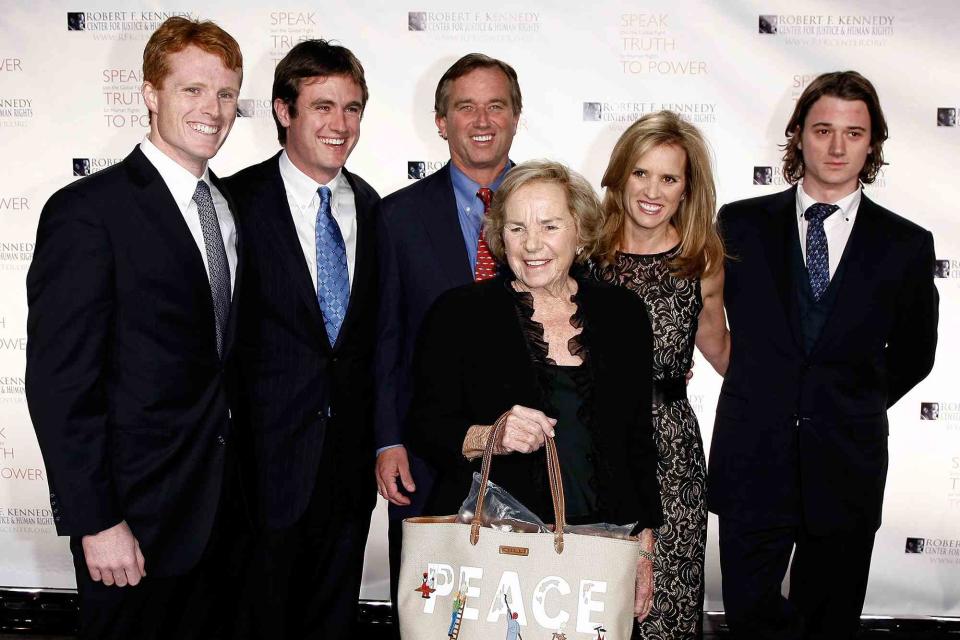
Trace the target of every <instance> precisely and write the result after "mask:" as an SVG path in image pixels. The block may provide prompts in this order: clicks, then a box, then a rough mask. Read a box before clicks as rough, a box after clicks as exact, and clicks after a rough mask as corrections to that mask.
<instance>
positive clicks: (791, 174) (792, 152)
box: [780, 71, 888, 184]
mask: <svg viewBox="0 0 960 640" xmlns="http://www.w3.org/2000/svg"><path fill="white" fill-rule="evenodd" d="M823 96H831V97H834V98H840V99H841V100H862V101H863V102H864V104H866V105H867V111H868V112H869V113H870V153H869V154H868V155H867V161H866V162H865V163H864V165H863V169H861V170H860V181H861V182H863V183H864V184H870V183H871V182H873V181H874V180H875V179H876V177H877V173H879V172H880V168H881V167H882V166H883V164H884V162H883V143H884V142H885V141H886V139H887V136H888V131H887V120H886V118H884V117H883V109H881V108H880V98H879V96H877V90H876V89H874V87H873V84H872V83H871V82H870V81H869V80H867V79H866V78H864V77H863V76H862V75H860V74H859V73H857V72H856V71H834V72H832V73H824V74H822V75H819V76H817V77H816V78H814V79H813V81H812V82H811V83H810V84H808V85H807V88H806V89H804V90H803V93H802V94H800V98H798V99H797V104H796V106H795V107H794V108H793V115H792V116H790V121H789V122H788V123H787V128H786V129H785V130H784V132H783V135H785V136H786V137H787V141H786V142H785V143H783V144H782V145H780V148H781V149H783V152H784V153H783V177H784V178H785V179H786V180H787V182H789V183H790V184H796V183H797V182H799V180H800V178H802V177H803V172H804V164H803V150H802V149H800V140H801V138H802V134H803V125H804V122H805V121H806V119H807V114H808V113H810V109H811V108H813V105H814V104H815V103H816V102H817V100H819V99H820V98H822V97H823Z"/></svg>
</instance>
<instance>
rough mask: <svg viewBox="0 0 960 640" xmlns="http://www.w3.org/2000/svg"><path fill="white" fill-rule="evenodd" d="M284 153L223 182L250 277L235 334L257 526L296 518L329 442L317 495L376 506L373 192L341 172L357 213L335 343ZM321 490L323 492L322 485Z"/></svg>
mask: <svg viewBox="0 0 960 640" xmlns="http://www.w3.org/2000/svg"><path fill="white" fill-rule="evenodd" d="M279 157H280V154H279V153H278V154H277V155H275V156H273V157H272V158H270V159H268V160H266V161H264V162H261V163H259V164H256V165H253V166H251V167H247V168H246V169H244V170H242V171H240V172H239V173H237V174H235V175H233V176H231V177H229V178H226V179H225V180H224V182H225V183H226V185H227V187H228V188H229V189H230V191H231V193H232V194H233V196H234V197H235V198H236V200H237V203H238V206H239V212H240V215H239V221H240V226H241V227H242V228H243V230H244V236H245V237H246V238H247V243H246V260H247V264H248V269H247V273H248V278H247V279H246V281H245V284H244V287H245V288H244V292H243V294H244V296H245V299H246V302H245V303H244V306H243V309H242V312H241V321H240V328H239V337H238V349H237V352H238V354H237V355H238V365H239V370H240V377H241V380H242V389H243V405H242V406H243V409H244V411H243V425H244V428H245V430H247V433H248V435H249V441H248V443H247V444H248V445H250V446H249V447H247V448H246V451H245V454H246V455H245V459H246V460H247V461H248V462H249V465H248V468H249V469H252V472H253V473H252V478H250V477H249V476H248V481H250V480H252V484H253V490H252V491H251V493H252V495H253V496H255V498H254V500H253V507H254V511H255V517H256V519H257V521H258V522H259V523H260V524H262V525H265V526H267V527H269V528H282V527H286V526H289V525H291V524H293V523H294V522H296V521H297V520H298V519H299V518H300V516H301V515H302V514H303V513H304V511H305V510H306V508H307V504H308V503H309V501H310V498H311V496H312V495H313V493H314V487H315V484H316V482H317V478H318V469H319V467H320V460H321V455H322V454H323V453H324V447H325V446H330V443H331V442H335V445H333V446H334V447H335V449H336V453H335V454H334V456H333V458H330V457H328V460H331V459H332V460H335V461H336V465H337V473H336V474H334V475H333V476H332V477H331V476H326V477H325V478H324V481H325V482H328V483H329V486H325V487H323V488H322V490H323V491H325V492H326V494H327V496H335V497H336V498H337V499H338V500H339V502H340V505H341V506H342V505H350V508H352V509H356V510H357V511H363V510H370V509H372V508H373V505H374V503H375V501H376V486H375V479H374V475H373V463H374V456H373V453H372V451H373V409H372V406H371V403H370V398H371V397H372V396H373V349H374V339H375V330H376V305H377V282H376V280H377V261H376V228H375V222H374V209H375V207H376V205H377V203H378V202H379V200H380V197H379V196H378V195H377V193H376V191H374V190H373V188H372V187H371V186H370V185H369V184H367V183H366V182H365V181H364V180H363V179H362V178H360V177H359V176H355V175H353V174H352V173H350V172H348V171H347V170H346V169H344V170H343V173H344V176H345V177H346V179H347V181H348V182H349V183H350V187H351V188H352V189H353V194H354V200H355V204H356V209H357V254H356V259H355V265H354V269H355V271H354V276H353V283H352V286H351V289H350V302H349V304H348V307H347V315H346V317H345V318H344V320H343V325H342V326H341V328H340V333H339V335H338V337H337V342H336V344H334V345H333V346H332V347H331V345H330V341H329V339H328V338H327V333H326V328H325V326H324V322H323V313H322V312H321V310H320V304H319V302H318V301H317V294H316V285H315V284H314V282H313V281H312V279H311V277H310V272H309V270H308V268H307V265H306V262H305V261H304V256H303V250H302V249H301V247H300V242H299V240H298V239H297V233H296V228H295V227H294V223H293V218H292V216H291V213H290V205H289V203H288V200H287V194H286V190H285V188H284V186H283V179H282V178H281V176H280V165H279ZM318 490H320V489H318Z"/></svg>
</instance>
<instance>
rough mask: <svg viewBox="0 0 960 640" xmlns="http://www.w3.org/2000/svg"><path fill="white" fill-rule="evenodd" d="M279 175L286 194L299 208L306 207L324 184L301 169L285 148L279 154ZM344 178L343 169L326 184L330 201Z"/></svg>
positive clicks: (334, 196)
mask: <svg viewBox="0 0 960 640" xmlns="http://www.w3.org/2000/svg"><path fill="white" fill-rule="evenodd" d="M280 177H281V178H283V186H284V187H285V188H286V190H287V195H288V196H289V197H292V198H293V201H294V202H295V203H296V204H297V206H299V207H300V208H301V209H306V208H307V207H309V206H310V203H311V202H312V201H313V199H314V198H315V197H316V196H317V189H319V188H320V187H322V186H324V185H322V184H320V183H319V182H317V181H316V180H314V179H313V178H311V177H310V176H308V175H307V174H305V173H304V172H303V171H301V170H300V169H299V168H297V166H296V165H295V164H293V161H291V160H290V157H289V156H288V155H287V151H286V149H284V151H283V153H281V154H280ZM343 180H345V178H344V176H343V170H342V169H341V170H340V171H338V172H337V175H336V176H334V178H333V180H331V181H330V182H328V183H327V184H326V186H327V187H329V188H330V201H331V202H333V201H334V199H335V198H336V195H337V189H338V188H339V187H340V185H341V184H342V182H343Z"/></svg>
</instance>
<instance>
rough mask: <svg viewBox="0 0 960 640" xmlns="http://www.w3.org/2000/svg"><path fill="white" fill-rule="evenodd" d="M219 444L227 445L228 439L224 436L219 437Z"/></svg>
mask: <svg viewBox="0 0 960 640" xmlns="http://www.w3.org/2000/svg"><path fill="white" fill-rule="evenodd" d="M217 444H227V439H226V438H224V437H223V436H217Z"/></svg>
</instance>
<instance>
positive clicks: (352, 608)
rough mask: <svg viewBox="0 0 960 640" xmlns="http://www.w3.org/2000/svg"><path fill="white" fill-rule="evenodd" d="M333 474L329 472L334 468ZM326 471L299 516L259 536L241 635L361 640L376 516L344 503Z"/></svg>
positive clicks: (277, 639) (267, 639) (259, 638)
mask: <svg viewBox="0 0 960 640" xmlns="http://www.w3.org/2000/svg"><path fill="white" fill-rule="evenodd" d="M328 469H329V467H328ZM327 473H328V471H327V470H325V469H321V471H320V473H319V474H318V478H317V483H316V485H315V487H314V491H313V495H312V496H311V498H310V502H309V503H308V505H307V509H306V511H305V512H304V514H303V515H302V516H301V517H300V519H299V520H298V521H297V522H296V523H294V524H293V525H292V526H290V527H286V528H283V529H265V530H262V531H260V532H258V534H257V537H256V540H255V541H254V551H253V553H252V556H251V559H250V567H249V572H248V575H247V580H246V584H245V586H244V595H243V597H242V599H241V612H240V615H239V618H240V621H241V622H240V627H241V630H240V633H238V634H237V638H243V639H250V640H253V639H256V640H314V639H316V640H320V639H323V640H335V639H337V638H344V639H346V638H356V637H358V636H357V635H356V629H355V627H356V624H357V615H358V604H359V603H358V601H359V597H360V581H361V579H362V575H363V552H364V547H365V546H366V542H367V533H368V531H369V529H370V511H369V510H366V509H361V510H353V509H351V507H352V505H347V504H341V503H340V501H339V500H338V499H337V496H336V495H331V494H334V493H336V492H334V491H332V490H331V488H330V486H331V485H330V483H329V478H327V476H326V474H327Z"/></svg>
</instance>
